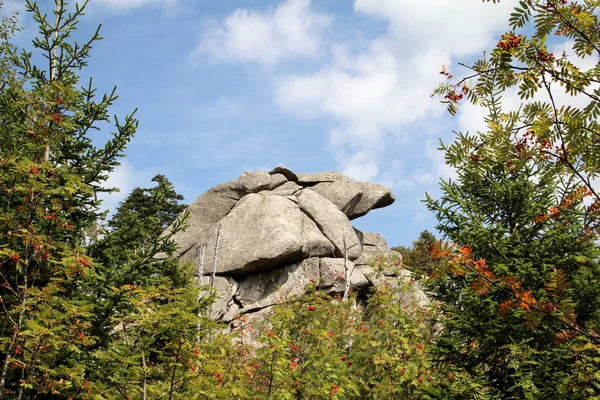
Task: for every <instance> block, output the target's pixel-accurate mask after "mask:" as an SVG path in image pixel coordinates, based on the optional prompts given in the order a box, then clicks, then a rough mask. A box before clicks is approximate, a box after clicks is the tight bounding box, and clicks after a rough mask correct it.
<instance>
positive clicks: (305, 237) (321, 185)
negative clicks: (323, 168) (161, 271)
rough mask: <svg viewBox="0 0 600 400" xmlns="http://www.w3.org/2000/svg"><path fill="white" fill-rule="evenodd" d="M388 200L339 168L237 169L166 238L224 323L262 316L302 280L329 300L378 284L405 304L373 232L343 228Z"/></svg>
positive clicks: (406, 291)
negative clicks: (378, 265)
mask: <svg viewBox="0 0 600 400" xmlns="http://www.w3.org/2000/svg"><path fill="white" fill-rule="evenodd" d="M393 202H394V196H393V195H392V192H391V191H390V189H388V188H386V187H384V186H380V185H376V184H372V183H367V182H357V181H354V180H352V179H350V178H348V177H347V176H344V175H343V174H341V173H339V172H326V173H322V174H295V173H294V172H292V171H290V170H289V169H287V168H283V167H277V168H275V169H273V170H272V171H270V172H253V173H245V174H244V175H242V176H241V177H240V178H238V179H236V180H233V181H231V182H228V183H224V184H222V185H219V186H216V187H214V188H212V189H210V190H209V191H207V192H206V193H204V194H202V195H201V196H200V197H198V199H197V200H196V201H195V202H194V203H192V204H191V205H190V206H189V207H188V211H189V213H190V216H189V219H188V224H189V227H188V228H187V230H186V231H183V232H178V233H177V234H175V235H174V237H173V239H174V241H175V244H176V245H177V253H176V254H177V256H178V257H179V259H180V261H181V262H192V263H194V265H195V266H196V267H197V271H198V283H199V284H201V285H210V286H212V289H213V290H215V292H216V296H217V300H216V301H215V302H214V303H213V305H212V307H211V309H210V315H211V317H212V318H214V319H217V320H221V321H223V322H227V323H231V326H232V327H234V326H236V324H239V323H240V321H242V320H246V321H257V320H260V319H263V318H266V317H267V316H268V313H269V312H270V310H271V309H272V307H273V306H274V305H276V304H280V303H282V302H285V301H286V300H288V299H290V298H292V297H294V296H300V295H302V294H303V293H304V291H305V288H306V286H307V285H309V284H313V285H315V287H317V288H318V289H319V290H323V291H324V292H326V293H330V294H342V293H344V292H345V291H346V290H348V288H350V289H351V290H356V291H359V293H366V292H367V289H368V288H369V287H371V286H379V285H387V286H390V287H393V288H395V289H397V290H398V292H399V293H400V294H399V295H401V296H404V297H403V298H406V301H409V300H410V301H415V302H417V303H423V302H425V301H426V297H425V295H424V294H423V292H422V291H421V290H420V288H419V287H418V286H417V285H413V284H412V283H411V281H410V277H409V276H408V273H407V271H404V270H402V268H401V260H402V259H401V256H400V255H399V254H398V253H395V252H392V251H390V250H388V247H387V243H386V242H385V240H384V239H383V237H382V236H381V235H379V234H375V233H367V232H361V231H359V230H358V229H355V228H353V226H352V223H351V222H350V221H351V220H352V219H354V218H358V217H359V216H362V215H365V214H366V213H368V212H369V211H371V210H373V209H376V208H380V207H385V206H388V205H390V204H392V203H393ZM374 260H379V261H380V262H384V263H385V264H386V266H387V267H386V268H385V269H384V270H383V272H381V271H380V272H376V271H375V270H374V269H373V268H372V267H371V265H372V264H371V263H372V262H373V261H374ZM347 280H349V282H348V284H347ZM407 285H410V286H407ZM206 290H207V289H206Z"/></svg>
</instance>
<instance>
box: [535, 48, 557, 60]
mask: <svg viewBox="0 0 600 400" xmlns="http://www.w3.org/2000/svg"><path fill="white" fill-rule="evenodd" d="M537 56H538V60H539V61H540V62H548V61H552V60H554V53H547V52H545V51H544V50H538V53H537Z"/></svg>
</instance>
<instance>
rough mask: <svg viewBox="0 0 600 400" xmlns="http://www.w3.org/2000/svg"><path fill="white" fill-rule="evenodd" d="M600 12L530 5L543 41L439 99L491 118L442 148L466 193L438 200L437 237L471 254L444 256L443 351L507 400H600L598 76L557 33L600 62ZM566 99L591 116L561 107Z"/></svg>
mask: <svg viewBox="0 0 600 400" xmlns="http://www.w3.org/2000/svg"><path fill="white" fill-rule="evenodd" d="M597 7H598V5H597V2H587V1H586V2H577V1H572V2H566V1H564V2H563V1H553V0H550V1H543V2H542V1H521V2H520V4H519V6H518V7H516V8H515V11H514V13H513V14H512V15H511V18H510V24H511V28H512V29H515V30H517V29H520V28H528V29H530V30H524V31H522V32H532V34H531V35H527V36H524V35H523V34H521V35H519V34H517V33H516V32H508V33H506V34H505V35H502V38H501V39H500V41H499V42H498V45H497V47H496V49H494V50H493V51H492V52H491V53H490V54H489V57H487V58H485V59H483V60H480V61H478V62H476V63H475V64H474V65H473V66H472V67H470V70H471V72H473V74H472V75H471V76H470V77H467V78H465V79H462V80H459V81H458V82H457V83H455V84H452V83H449V82H448V83H444V84H442V85H441V86H440V87H439V88H438V89H437V90H436V93H438V94H442V95H444V96H445V98H446V100H445V101H446V102H449V108H448V109H449V111H450V112H451V113H455V112H456V110H457V107H458V104H459V103H460V101H461V100H462V99H463V98H466V99H467V100H468V101H470V102H472V103H474V104H477V105H481V106H483V107H486V108H487V109H488V116H487V118H486V122H487V126H488V130H487V131H486V132H479V133H478V134H468V133H467V134H464V133H458V134H457V137H456V140H455V142H454V143H452V144H451V145H445V144H442V146H441V149H442V150H444V151H445V153H446V162H447V163H448V164H449V165H451V166H452V167H454V168H455V169H456V171H457V173H458V181H455V182H454V181H448V182H444V183H443V184H442V191H443V194H442V197H441V198H440V199H433V198H431V197H428V198H427V205H428V207H429V209H431V210H432V211H433V212H434V213H435V214H436V216H437V218H438V220H439V221H440V224H439V225H438V227H437V229H438V230H439V231H440V232H441V233H443V234H444V235H445V236H446V237H447V238H448V239H449V240H450V241H451V242H453V243H457V244H459V246H458V247H453V248H452V247H449V248H446V249H444V246H443V244H441V243H440V244H439V245H438V250H437V254H438V256H439V257H440V258H441V259H443V260H445V262H444V263H442V264H440V265H439V268H437V271H436V274H435V275H436V276H435V278H437V279H432V280H429V281H428V283H427V285H428V288H429V290H430V291H431V292H432V294H433V296H434V298H436V299H438V300H439V301H440V302H441V304H442V309H443V310H444V314H446V315H447V316H448V317H447V318H446V319H445V320H444V321H443V323H444V330H443V331H442V334H441V335H440V337H439V341H438V343H437V344H436V348H437V350H436V351H437V354H438V356H439V357H441V358H442V359H444V360H448V361H450V362H452V363H453V364H455V365H456V366H458V367H464V368H465V369H466V370H467V371H469V372H470V373H472V374H473V376H485V377H486V379H488V381H489V382H488V384H489V385H490V388H491V389H492V393H493V394H494V395H498V396H501V397H502V398H542V397H545V398H590V397H593V396H598V395H599V394H600V381H599V380H598V378H600V376H596V375H594V374H583V373H582V372H581V371H582V370H586V368H587V367H581V365H580V363H581V352H582V349H583V348H585V349H586V351H588V352H589V357H590V358H589V359H593V358H595V359H597V358H598V355H599V354H600V353H599V348H598V345H599V344H600V335H599V331H600V325H599V324H600V319H599V318H598V317H599V315H598V312H597V310H598V308H599V306H600V290H598V287H600V285H599V283H600V267H599V265H598V247H597V234H598V233H599V231H598V222H599V221H600V219H599V214H598V204H600V203H599V200H600V197H599V196H598V194H597V192H596V191H595V188H594V186H593V180H594V179H595V178H596V176H597V174H598V172H599V171H598V167H599V165H600V153H598V146H597V136H598V125H597V107H598V98H597V89H595V86H594V85H595V84H596V82H597V78H596V77H595V76H596V75H597V70H598V65H599V64H597V62H596V65H595V66H594V67H593V68H591V69H590V70H587V71H585V70H581V69H580V68H579V67H577V66H575V65H574V64H573V63H572V62H571V60H570V59H569V58H568V56H567V55H562V56H555V55H554V54H551V53H549V52H548V47H547V44H546V41H547V39H548V36H549V35H557V36H558V37H559V38H560V37H567V38H570V39H573V48H572V50H573V52H574V53H575V54H577V55H578V56H579V57H588V56H592V55H594V56H596V57H597V56H598V55H599V54H600V53H599V52H598V48H597V47H596V43H598V42H597V39H598V32H599V31H600V29H599V28H600V23H599V21H598V18H597V17H596V14H597V11H596V10H597ZM531 24H533V26H531ZM443 73H444V75H446V76H447V77H448V78H449V77H450V76H451V75H450V73H449V72H447V71H446V70H444V71H443ZM509 89H516V90H517V93H518V96H519V97H520V98H521V100H522V104H521V106H520V107H519V109H518V110H509V111H505V110H504V109H503V108H502V95H503V94H504V93H505V92H506V91H507V90H509ZM560 92H563V93H566V94H568V95H572V96H578V97H584V98H586V99H587V105H586V106H584V107H581V108H577V107H574V106H573V105H571V104H569V103H568V102H566V103H564V104H561V103H559V98H564V96H561V97H559V94H562V93H560ZM465 245H466V246H469V247H462V248H461V246H465ZM471 251H472V252H473V254H475V255H476V257H477V258H474V257H473V254H471ZM587 365H589V364H587Z"/></svg>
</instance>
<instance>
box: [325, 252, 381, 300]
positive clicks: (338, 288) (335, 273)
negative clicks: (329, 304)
mask: <svg viewBox="0 0 600 400" xmlns="http://www.w3.org/2000/svg"><path fill="white" fill-rule="evenodd" d="M319 267H320V273H321V280H320V283H319V287H320V288H322V289H323V290H325V292H327V293H343V292H344V289H345V286H346V261H345V260H344V259H341V258H321V259H320V263H319ZM347 267H348V271H350V272H351V275H350V288H351V289H364V288H366V287H367V286H369V285H370V282H369V280H368V279H367V278H366V277H365V276H364V274H363V273H362V272H361V270H360V269H359V268H356V267H355V265H354V263H353V262H352V261H348V264H347Z"/></svg>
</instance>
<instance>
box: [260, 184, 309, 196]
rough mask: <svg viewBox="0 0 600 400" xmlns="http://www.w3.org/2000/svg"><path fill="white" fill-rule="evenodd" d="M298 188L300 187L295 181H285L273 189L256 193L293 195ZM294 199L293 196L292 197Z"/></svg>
mask: <svg viewBox="0 0 600 400" xmlns="http://www.w3.org/2000/svg"><path fill="white" fill-rule="evenodd" d="M300 189H301V187H300V186H299V185H298V184H297V183H294V182H285V183H284V184H283V185H281V186H278V187H277V188H275V189H273V190H263V191H261V192H258V193H259V194H262V195H263V196H272V195H277V196H293V195H294V194H295V193H296V192H297V191H298V190H300ZM294 200H295V198H294Z"/></svg>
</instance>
